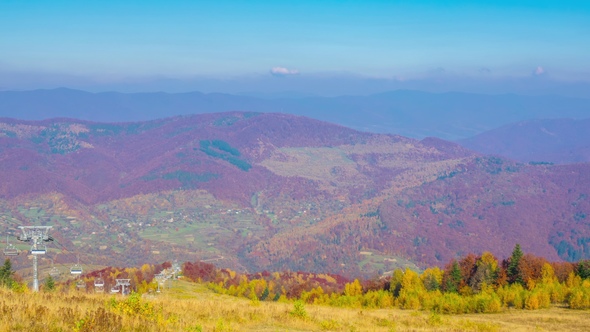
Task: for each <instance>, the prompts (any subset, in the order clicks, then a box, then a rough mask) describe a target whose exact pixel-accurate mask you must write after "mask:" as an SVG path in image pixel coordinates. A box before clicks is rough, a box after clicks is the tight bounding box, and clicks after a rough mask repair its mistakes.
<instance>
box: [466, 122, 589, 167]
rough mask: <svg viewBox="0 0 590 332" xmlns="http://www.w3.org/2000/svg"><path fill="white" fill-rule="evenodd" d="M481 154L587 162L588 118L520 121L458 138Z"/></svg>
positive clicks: (541, 161) (526, 159) (537, 161)
mask: <svg viewBox="0 0 590 332" xmlns="http://www.w3.org/2000/svg"><path fill="white" fill-rule="evenodd" d="M458 143H459V144H461V145H463V146H464V147H467V148H469V149H472V150H474V151H478V152H480V153H483V154H494V155H500V156H504V157H507V158H511V159H514V160H517V161H521V162H532V163H543V162H548V163H558V164H568V163H582V162H590V119H585V120H573V119H544V120H529V121H522V122H517V123H513V124H509V125H506V126H502V127H500V128H497V129H493V130H490V131H486V132H484V133H481V134H479V135H476V136H474V137H470V138H467V139H463V140H460V141H458Z"/></svg>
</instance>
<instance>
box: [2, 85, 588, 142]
mask: <svg viewBox="0 0 590 332" xmlns="http://www.w3.org/2000/svg"><path fill="white" fill-rule="evenodd" d="M227 111H248V112H279V113H289V114H294V115H303V116H307V117H311V118H315V119H318V120H323V121H327V122H330V123H337V124H341V125H343V126H347V127H349V128H353V129H356V130H361V131H370V132H377V133H391V134H397V135H402V136H406V137H413V138H419V139H421V138H424V137H428V136H433V137H439V138H443V139H447V140H457V139H464V138H468V137H472V136H474V135H477V134H480V133H482V132H484V131H487V130H491V129H495V128H497V127H500V126H503V125H507V124H510V123H514V122H518V121H525V120H530V119H550V118H572V119H583V118H587V117H589V115H590V100H589V99H583V98H570V97H561V96H522V95H514V94H504V95H484V94H469V93H459V92H456V93H440V94H436V93H427V92H419V91H407V90H398V91H392V92H387V93H381V94H374V95H368V96H341V97H301V98H276V99H269V98H255V97H247V96H237V95H229V94H219V93H211V94H203V93H199V92H191V93H129V94H127V93H116V92H105V93H89V92H83V91H79V90H71V89H63V88H62V89H54V90H34V91H2V92H0V117H17V118H19V119H25V120H42V119H49V118H60V117H65V118H76V119H82V120H90V121H101V122H128V121H145V120H154V119H160V118H166V117H170V116H175V115H186V114H203V113H214V112H227Z"/></svg>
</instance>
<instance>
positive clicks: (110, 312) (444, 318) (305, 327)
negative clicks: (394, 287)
mask: <svg viewBox="0 0 590 332" xmlns="http://www.w3.org/2000/svg"><path fill="white" fill-rule="evenodd" d="M0 331H142V332H146V331H511V332H516V331H590V312H589V311H581V310H571V309H565V308H557V307H553V308H551V309H545V310H536V311H527V310H506V311H504V312H502V313H499V314H470V315H438V314H433V313H429V312H424V311H413V310H400V309H343V308H332V307H327V306H317V305H305V306H301V307H299V308H297V305H295V304H294V303H277V302H253V301H250V300H247V299H243V298H236V297H231V296H227V295H219V294H215V293H212V292H211V291H209V290H208V289H206V288H205V287H204V286H203V285H199V284H194V283H189V282H185V281H175V282H170V288H167V289H165V290H164V292H163V293H161V294H158V295H146V296H143V297H140V296H138V295H136V296H128V297H122V296H120V295H115V296H113V295H109V294H84V293H80V292H78V291H70V292H69V293H65V294H64V293H62V292H59V291H56V292H53V293H43V292H41V293H15V292H12V291H8V290H5V289H0Z"/></svg>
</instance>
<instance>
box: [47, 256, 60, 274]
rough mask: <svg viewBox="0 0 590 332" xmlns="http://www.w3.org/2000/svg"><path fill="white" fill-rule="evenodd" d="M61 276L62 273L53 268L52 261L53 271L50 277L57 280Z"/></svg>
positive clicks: (50, 272)
mask: <svg viewBox="0 0 590 332" xmlns="http://www.w3.org/2000/svg"><path fill="white" fill-rule="evenodd" d="M60 274H61V272H60V271H59V270H58V269H57V267H55V266H53V259H52V260H51V269H50V270H49V275H50V276H51V277H52V278H53V279H56V278H58V277H59V275H60Z"/></svg>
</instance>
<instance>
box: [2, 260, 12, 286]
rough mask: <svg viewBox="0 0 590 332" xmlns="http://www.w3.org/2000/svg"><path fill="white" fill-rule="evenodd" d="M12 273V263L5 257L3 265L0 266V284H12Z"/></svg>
mask: <svg viewBox="0 0 590 332" xmlns="http://www.w3.org/2000/svg"><path fill="white" fill-rule="evenodd" d="M13 275H14V271H12V263H11V262H10V259H8V258H7V259H6V260H5V261H4V265H3V266H2V267H1V268H0V286H8V287H10V286H11V285H12V282H13V281H14V279H13V278H12V277H13Z"/></svg>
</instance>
